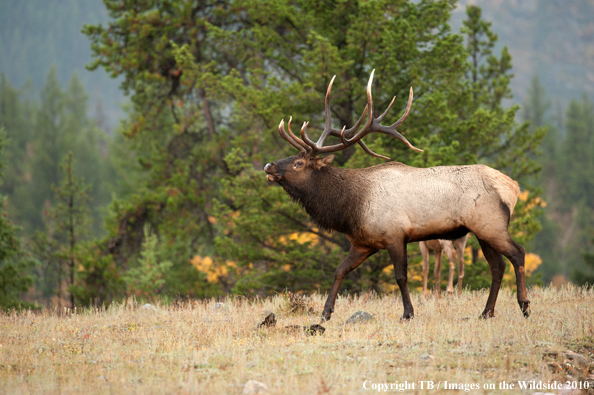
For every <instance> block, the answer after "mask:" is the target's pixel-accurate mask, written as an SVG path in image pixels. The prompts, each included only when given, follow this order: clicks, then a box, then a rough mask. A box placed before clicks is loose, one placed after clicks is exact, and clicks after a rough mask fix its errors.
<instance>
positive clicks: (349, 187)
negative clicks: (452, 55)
mask: <svg viewBox="0 0 594 395" xmlns="http://www.w3.org/2000/svg"><path fill="white" fill-rule="evenodd" d="M373 74H374V72H372V73H371V76H370V78H369V82H368V84H367V105H366V107H365V109H364V111H363V114H362V115H361V117H360V118H359V120H358V121H357V122H356V123H355V124H354V125H353V127H351V128H350V129H346V127H343V128H342V130H341V129H335V128H333V127H332V126H331V124H330V92H331V90H332V84H333V82H334V78H335V77H336V76H335V77H334V78H332V81H331V82H330V84H329V86H328V90H327V93H326V99H325V114H326V122H325V127H324V130H323V132H322V134H321V136H320V138H319V139H318V141H317V142H314V141H312V140H311V139H310V138H309V136H308V135H307V126H308V122H305V123H304V124H303V126H302V127H301V138H300V137H298V136H296V135H295V134H294V133H293V132H292V130H291V118H290V119H289V122H288V124H287V131H286V130H285V126H284V121H281V122H280V124H279V127H278V132H279V134H280V135H281V136H282V138H284V139H285V140H286V141H287V142H289V143H290V144H291V145H292V146H293V147H295V148H297V149H298V150H299V151H300V152H299V154H298V155H296V156H291V157H289V158H286V159H281V160H277V161H276V162H272V163H268V164H266V166H265V167H264V170H265V171H266V173H267V178H268V181H270V182H276V183H278V184H279V185H280V186H282V187H283V189H284V190H285V191H286V192H287V193H288V194H289V196H290V197H291V198H292V199H293V200H295V201H297V202H299V203H300V204H301V205H302V206H303V207H304V208H305V210H306V211H307V213H308V214H309V215H310V217H311V218H312V219H313V220H314V221H315V222H316V223H317V224H318V225H319V226H320V228H323V229H327V230H332V231H338V232H341V233H344V234H345V235H346V237H347V239H348V240H349V241H350V243H351V248H350V251H349V253H348V255H347V257H346V258H345V259H344V261H343V262H342V263H341V264H340V265H339V266H338V268H337V269H336V272H335V274H334V283H333V284H332V288H331V290H330V293H329V295H328V299H327V300H326V303H325V305H324V310H323V312H322V321H324V320H329V319H330V317H331V315H332V313H333V312H334V305H335V302H336V296H337V294H338V290H339V288H340V285H341V283H342V281H343V279H344V278H345V276H346V275H347V274H348V273H350V272H351V271H352V270H354V269H356V268H357V267H358V266H359V265H361V263H363V261H365V259H367V258H368V257H369V256H371V255H373V254H375V253H376V252H377V251H378V250H380V249H385V250H388V253H389V255H390V259H391V261H392V264H393V265H394V273H395V275H396V282H397V283H398V287H399V288H400V292H401V294H402V303H403V305H404V313H403V315H402V319H410V318H413V317H414V309H413V306H412V303H411V299H410V294H409V290H408V280H407V254H406V247H407V243H412V242H418V241H424V240H434V239H449V240H453V239H457V238H460V237H462V236H464V235H466V234H467V233H468V232H469V231H470V232H472V233H474V234H475V235H476V237H477V239H478V241H479V243H480V245H481V248H482V250H483V253H484V255H485V257H486V259H487V261H488V262H489V266H490V269H491V276H492V283H491V290H490V293H489V298H488V300H487V305H486V307H485V310H484V311H483V313H482V315H481V316H482V317H492V316H493V315H494V312H495V303H496V301H497V295H498V293H499V288H500V286H501V280H502V278H503V273H504V269H505V262H504V260H503V257H502V255H504V256H506V257H507V258H508V259H509V260H510V261H511V263H512V265H513V267H514V270H515V273H516V281H517V299H518V303H519V305H520V308H521V310H522V313H523V314H524V316H526V317H528V316H529V303H530V302H529V300H528V298H527V293H526V282H525V278H524V255H525V252H524V249H523V248H522V247H521V246H520V245H519V244H518V243H516V242H515V241H514V240H513V239H512V238H511V237H510V235H509V233H508V226H509V221H510V217H511V214H512V211H513V209H514V206H515V204H516V202H517V199H518V195H519V193H520V188H519V187H518V183H517V182H515V181H514V180H512V179H511V178H509V177H507V176H506V175H504V174H502V173H500V172H499V171H497V170H494V169H492V168H490V167H488V166H484V165H471V166H439V167H430V168H425V169H423V168H415V167H409V166H406V165H404V164H402V163H399V162H387V163H384V164H380V165H376V166H372V167H367V168H363V169H341V168H336V167H332V166H330V163H332V160H333V159H334V155H328V156H324V157H318V155H321V154H329V153H332V152H337V151H340V150H343V149H345V148H347V147H350V146H352V145H354V144H359V146H361V147H362V148H363V150H365V152H367V153H368V154H370V155H372V156H375V157H379V158H383V159H388V160H389V158H388V157H385V156H382V155H378V154H376V153H375V152H373V151H371V150H370V149H369V148H368V147H367V146H366V145H365V143H364V142H363V141H362V139H363V138H364V137H365V136H367V135H369V134H370V133H376V132H377V133H382V134H385V135H388V136H392V137H395V138H397V139H398V140H400V141H402V142H403V143H404V144H406V145H407V146H408V147H409V148H411V149H413V150H415V151H421V150H420V149H418V148H415V147H413V146H412V145H411V144H410V143H409V142H408V140H407V139H406V138H404V136H402V135H401V134H400V133H398V132H397V131H396V128H397V127H398V126H400V125H401V124H402V122H404V120H405V119H406V118H407V117H408V114H409V112H410V108H411V105H412V100H413V91H412V88H411V89H410V93H409V97H408V104H407V106H406V112H405V113H404V115H403V116H402V117H401V118H400V119H399V120H398V121H396V122H395V123H394V124H392V125H390V126H385V125H382V124H381V122H382V120H383V119H384V117H385V116H386V114H387V113H388V111H389V110H390V107H391V106H392V104H393V103H394V99H395V98H394V99H392V102H391V103H390V105H389V106H388V108H387V109H386V111H384V112H383V113H382V114H381V115H380V116H378V117H375V113H374V111H373V100H372V95H371V86H372V82H373ZM364 120H365V122H364V123H363V121H364ZM361 124H363V126H361ZM328 136H335V137H339V138H340V140H341V142H340V143H338V144H334V145H329V146H324V141H325V140H326V138H327V137H328Z"/></svg>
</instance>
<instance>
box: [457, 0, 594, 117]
mask: <svg viewBox="0 0 594 395" xmlns="http://www.w3.org/2000/svg"><path fill="white" fill-rule="evenodd" d="M466 4H476V5H478V6H480V7H481V8H482V9H483V16H484V18H485V20H487V21H491V22H493V25H492V26H493V31H495V32H496V33H497V34H498V35H499V45H500V47H502V46H503V45H506V46H507V47H508V48H509V50H510V53H511V55H512V57H513V65H514V73H515V75H516V77H515V78H514V80H513V81H512V88H513V92H514V94H515V100H514V101H515V102H519V103H521V102H523V101H524V99H525V98H526V92H527V88H528V86H529V83H530V79H531V78H532V76H533V75H536V74H537V75H538V76H539V77H540V81H541V83H542V84H543V85H544V86H545V87H546V90H547V94H548V95H549V96H551V98H552V99H553V100H554V101H557V102H558V103H559V104H560V105H561V107H562V108H565V107H566V105H567V104H568V102H569V101H570V100H571V99H572V98H579V97H581V96H582V95H583V94H584V93H585V94H587V95H589V96H590V97H591V98H593V97H594V0H572V1H565V0H480V1H478V0H462V1H460V3H459V4H458V7H457V9H456V11H455V12H454V17H453V26H455V29H456V30H457V29H458V28H459V26H460V25H461V23H462V20H463V19H464V17H465V8H466Z"/></svg>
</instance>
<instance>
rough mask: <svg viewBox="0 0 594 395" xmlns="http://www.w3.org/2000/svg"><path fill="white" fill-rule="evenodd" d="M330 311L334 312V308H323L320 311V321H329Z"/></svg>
mask: <svg viewBox="0 0 594 395" xmlns="http://www.w3.org/2000/svg"><path fill="white" fill-rule="evenodd" d="M332 313H334V309H330V310H324V311H323V312H322V322H326V321H330V318H331V317H332Z"/></svg>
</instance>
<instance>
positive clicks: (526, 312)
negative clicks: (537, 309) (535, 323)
mask: <svg viewBox="0 0 594 395" xmlns="http://www.w3.org/2000/svg"><path fill="white" fill-rule="evenodd" d="M518 304H519V305H520V309H522V314H524V317H525V318H529V317H530V301H529V300H525V301H523V302H522V301H518Z"/></svg>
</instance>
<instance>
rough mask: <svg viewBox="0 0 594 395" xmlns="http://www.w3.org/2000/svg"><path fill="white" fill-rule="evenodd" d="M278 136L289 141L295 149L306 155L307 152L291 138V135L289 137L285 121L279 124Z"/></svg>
mask: <svg viewBox="0 0 594 395" xmlns="http://www.w3.org/2000/svg"><path fill="white" fill-rule="evenodd" d="M289 122H290V121H289ZM278 134H280V135H281V137H282V138H283V139H285V140H287V141H288V142H289V143H290V144H291V145H292V146H293V147H295V148H297V149H298V150H299V151H301V152H302V153H306V150H305V149H304V148H303V147H302V146H301V145H299V144H297V143H296V142H295V141H294V140H293V139H292V138H291V137H289V135H287V132H286V131H285V120H284V119H283V120H281V121H280V123H279V124H278Z"/></svg>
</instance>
